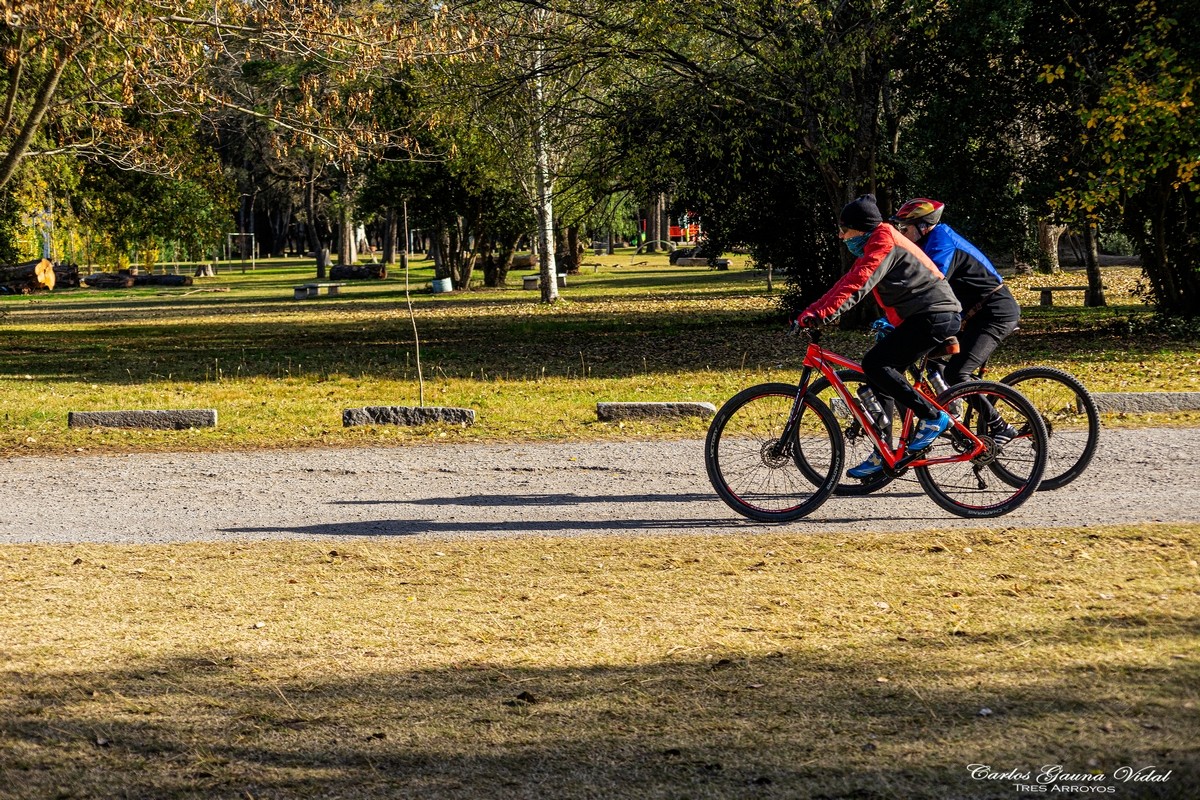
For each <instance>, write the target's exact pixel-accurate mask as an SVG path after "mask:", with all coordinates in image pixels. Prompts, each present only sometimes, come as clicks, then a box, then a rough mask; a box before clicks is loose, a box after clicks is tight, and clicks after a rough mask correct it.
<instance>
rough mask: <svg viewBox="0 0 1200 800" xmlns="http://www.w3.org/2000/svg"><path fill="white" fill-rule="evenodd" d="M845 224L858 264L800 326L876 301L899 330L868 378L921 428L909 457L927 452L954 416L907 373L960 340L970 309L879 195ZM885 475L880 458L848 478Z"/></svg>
mask: <svg viewBox="0 0 1200 800" xmlns="http://www.w3.org/2000/svg"><path fill="white" fill-rule="evenodd" d="M840 221H841V226H840V227H841V238H842V241H843V242H845V244H846V248H847V249H848V250H850V252H851V253H853V254H854V255H855V256H856V258H855V261H854V264H852V265H851V267H850V270H849V271H848V272H847V273H846V274H845V275H843V276H842V277H841V278H840V279H839V280H838V282H837V283H835V284H834V285H833V287H832V288H830V289H829V291H827V292H826V293H825V294H824V296H822V297H821V299H819V300H817V301H816V302H814V303H813V304H812V305H810V306H809V307H808V308H806V309H804V311H802V312H801V313H800V315H799V317H798V318H797V322H799V323H800V324H801V325H804V326H811V325H816V324H827V323H830V322H833V321H834V320H836V319H837V318H838V317H840V316H841V315H842V314H844V313H846V312H847V311H848V310H850V309H851V308H853V307H854V306H855V305H856V304H857V303H858V302H859V301H861V300H862V299H863V298H865V297H866V296H867V293H868V292H870V293H871V294H873V295H874V297H875V301H876V302H877V303H878V304H879V305H880V307H882V308H883V310H884V313H885V314H886V315H887V318H888V321H889V322H890V323H892V325H894V326H895V329H894V330H892V331H891V332H889V333H887V334H886V335H885V336H884V337H883V338H881V339H880V340H879V341H877V342H876V343H875V345H874V346H873V347H872V348H871V349H870V350H868V351H867V352H866V353H865V354H864V355H863V359H862V367H863V374H864V375H865V377H866V379H867V383H868V384H869V385H870V386H871V388H872V389H874V391H875V393H876V394H877V395H880V401H881V402H884V401H885V400H886V399H887V398H889V397H890V398H892V399H894V400H895V401H896V402H897V403H899V404H900V405H901V406H902V407H904V408H907V409H909V410H911V411H912V412H913V414H914V415H915V416H916V417H918V418H919V419H920V420H921V422H920V423H919V424H918V426H917V432H916V436H915V438H914V439H913V440H912V441H911V442H910V443H909V445H908V449H909V450H910V451H916V450H923V449H925V448H927V447H929V445H931V444H933V442H934V440H935V439H937V437H938V436H940V435H942V433H944V432H945V431H946V429H947V428H949V427H950V416H949V415H948V414H946V412H944V411H941V410H939V409H937V408H934V407H933V406H932V405H931V404H930V403H929V401H928V400H926V399H925V398H924V397H922V396H921V394H920V393H919V392H918V391H917V390H916V389H914V388H913V387H912V384H911V383H909V382H908V379H907V378H905V376H904V371H905V369H906V368H907V367H908V365H909V364H912V363H913V362H914V361H916V360H918V359H919V358H921V356H923V355H925V354H926V353H928V352H929V351H930V350H932V349H933V348H934V347H937V346H938V345H939V344H941V343H942V342H943V341H945V340H946V339H948V338H949V337H951V336H953V335H954V334H956V333H958V328H959V324H960V316H959V315H960V313H961V312H962V306H961V305H959V302H958V300H957V299H955V297H954V292H952V291H951V290H950V286H949V284H948V283H947V282H946V280H945V278H944V277H943V275H942V273H941V271H940V270H939V269H938V268H937V266H936V265H935V264H934V263H933V262H932V261H931V260H930V259H929V257H928V256H926V255H925V254H924V253H923V252H922V251H921V248H919V247H917V246H916V245H915V244H913V243H912V242H910V241H909V240H908V239H907V238H905V236H904V235H903V234H901V233H900V232H899V231H898V230H896V229H895V228H894V227H892V226H891V225H887V224H884V222H883V217H882V216H881V215H880V213H879V206H878V205H877V204H876V202H875V197H874V196H873V195H869V194H866V195H862V196H861V197H859V198H858V199H856V200H855V201H854V202H852V203H849V204H847V205H846V207H845V208H843V209H842V213H841V216H840ZM882 469H883V459H882V458H880V456H879V453H877V452H876V453H872V454H871V455H870V456H869V457H868V458H867V459H866V460H865V461H863V462H862V463H861V464H859V465H857V466H855V467H851V468H850V469H849V470H847V472H846V474H847V475H849V476H850V477H851V478H868V477H870V476H872V475H874V474H876V473H878V472H880V471H881V470H882Z"/></svg>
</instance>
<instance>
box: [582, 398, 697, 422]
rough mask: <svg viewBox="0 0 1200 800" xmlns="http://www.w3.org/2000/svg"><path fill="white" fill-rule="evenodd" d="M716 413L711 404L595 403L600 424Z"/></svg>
mask: <svg viewBox="0 0 1200 800" xmlns="http://www.w3.org/2000/svg"><path fill="white" fill-rule="evenodd" d="M716 413H717V407H716V406H714V405H713V404H712V403H596V418H597V419H598V420H600V421H601V422H619V421H620V420H625V419H678V418H680V417H704V418H707V417H711V416H712V415H713V414H716Z"/></svg>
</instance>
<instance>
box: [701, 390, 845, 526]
mask: <svg viewBox="0 0 1200 800" xmlns="http://www.w3.org/2000/svg"><path fill="white" fill-rule="evenodd" d="M797 391H798V388H797V387H796V386H793V385H790V384H786V383H764V384H761V385H759V386H752V387H750V388H749V389H744V390H742V391H741V392H738V393H737V394H736V395H734V396H733V397H732V398H730V399H729V401H728V402H726V403H725V405H723V406H722V407H721V410H720V411H718V412H717V415H716V416H715V417H713V421H712V424H711V425H710V426H709V428H708V437H707V438H706V439H705V442H704V466H705V468H706V469H707V470H708V479H709V481H711V482H712V485H713V488H714V489H716V490H717V494H718V495H719V496H720V497H721V499H722V500H724V501H725V503H726V504H727V505H728V506H729V507H730V508H732V509H733V510H734V511H736V512H738V513H739V514H741V515H742V516H744V517H749V518H750V519H755V520H760V521H762V522H787V521H788V520H793V519H799V518H800V517H803V516H805V515H807V514H811V513H812V512H813V511H815V510H816V509H817V508H818V507H820V505H821V504H822V503H824V502H825V501H826V500H827V499H828V498H829V495H830V494H832V493H833V490H834V487H835V486H837V482H838V477H839V476H840V475H841V471H842V460H843V457H844V455H843V449H842V437H841V435H840V434H839V432H838V428H837V422H836V420H834V418H833V414H831V413H830V411H829V409H828V407H826V406H825V404H824V403H822V402H821V401H820V400H817V399H816V398H811V397H810V398H806V399H805V403H804V407H803V408H802V409H801V411H800V414H799V417H798V419H797V420H796V423H795V426H794V429H793V430H792V432H791V433H790V434H786V433H785V431H786V429H787V424H788V420H789V418H790V417H791V415H792V408H793V406H794V405H795V402H796V393H797ZM785 436H786V440H785ZM801 465H803V468H801ZM809 476H814V477H815V478H816V479H815V480H810V477H809Z"/></svg>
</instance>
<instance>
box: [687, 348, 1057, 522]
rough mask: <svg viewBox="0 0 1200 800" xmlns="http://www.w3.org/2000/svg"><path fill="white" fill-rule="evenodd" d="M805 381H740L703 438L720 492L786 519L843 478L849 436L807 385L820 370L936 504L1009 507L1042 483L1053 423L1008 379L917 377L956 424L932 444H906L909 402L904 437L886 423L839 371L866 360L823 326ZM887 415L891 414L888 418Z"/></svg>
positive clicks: (975, 511)
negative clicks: (940, 388)
mask: <svg viewBox="0 0 1200 800" xmlns="http://www.w3.org/2000/svg"><path fill="white" fill-rule="evenodd" d="M808 338H809V342H808V348H807V351H806V352H805V355H804V371H803V372H802V373H801V376H800V383H799V384H798V385H792V384H787V383H764V384H760V385H758V386H752V387H750V388H749V389H744V390H742V391H741V392H738V393H737V394H736V395H734V396H733V397H732V398H730V399H729V400H728V401H727V402H726V403H725V404H724V405H723V406H722V407H721V410H720V411H718V412H717V415H716V416H715V417H714V418H713V421H712V424H711V425H710V426H709V429H708V436H707V438H706V440H705V447H704V463H705V467H706V468H707V470H708V478H709V480H710V481H711V482H712V485H713V488H714V489H716V491H717V494H718V495H719V496H720V497H721V499H722V500H724V501H725V503H726V504H728V505H729V506H730V507H731V508H732V509H733V510H735V511H737V512H738V513H739V514H742V515H743V516H746V517H749V518H751V519H756V520H761V521H764V522H786V521H788V520H793V519H798V518H800V517H803V516H806V515H808V514H811V513H812V512H813V511H815V510H816V509H817V508H819V507H820V506H821V504H822V503H824V502H825V501H826V500H827V499H828V498H829V496H830V495H831V494H833V492H834V490H835V489H836V488H837V487H838V482H839V480H841V478H842V471H843V468H844V466H845V463H844V461H845V442H844V440H843V438H842V429H841V427H840V425H839V422H838V420H837V419H836V418H835V416H834V414H833V412H832V411H830V409H829V406H828V405H827V404H826V403H824V402H823V401H822V400H821V399H820V398H819V397H817V396H816V395H815V394H814V393H813V392H811V391H810V385H809V382H810V380H811V378H812V377H813V373H814V371H815V372H817V373H819V375H820V376H821V377H822V378H823V379H824V380H825V381H826V382H827V383H828V385H829V386H830V387H831V388H832V389H833V390H834V391H835V392H836V393H837V396H838V399H839V400H840V401H841V402H842V403H843V404H844V406H845V408H846V409H848V410H849V413H850V414H851V415H853V417H854V418H855V419H856V420H857V422H858V424H859V425H860V426H861V429H862V430H863V431H864V432H865V433H866V436H867V437H868V438H869V439H870V441H871V442H872V444H873V445H874V446H875V447H876V448H877V449H878V450H879V453H880V455H881V457H882V459H883V474H884V475H887V476H890V477H893V478H895V477H899V476H900V475H903V474H904V473H905V472H907V471H908V470H909V469H912V470H913V471H914V472H915V473H916V475H917V481H918V482H919V483H920V484H921V487H922V488H923V489H924V490H925V493H926V494H928V495H929V497H930V499H932V500H933V501H934V502H935V503H937V504H938V505H939V506H941V507H942V508H944V509H945V510H947V511H949V512H951V513H953V514H958V515H959V516H963V517H975V518H984V517H997V516H1000V515H1002V514H1007V513H1008V512H1010V511H1012V510H1013V509H1015V508H1017V507H1019V506H1020V505H1021V504H1022V503H1024V502H1025V501H1026V500H1028V499H1029V497H1030V496H1032V495H1033V493H1034V492H1035V491H1036V490H1037V488H1038V484H1039V483H1040V481H1041V478H1042V472H1043V471H1044V470H1045V467H1046V454H1047V450H1048V449H1047V433H1046V426H1045V424H1044V423H1043V421H1042V417H1041V415H1040V414H1039V413H1038V412H1037V409H1036V408H1034V406H1033V404H1032V403H1030V402H1029V400H1027V399H1026V398H1025V397H1024V396H1023V395H1022V394H1021V393H1020V392H1018V391H1017V390H1016V389H1014V388H1012V387H1011V386H1006V385H1004V384H1002V383H992V382H990V381H972V382H970V383H963V384H959V385H958V386H952V387H950V388H949V389H947V390H946V391H945V392H942V393H941V394H940V395H936V396H934V394H933V393H932V391H931V389H930V387H929V386H928V384H927V383H925V382H918V383H917V384H914V385H915V386H916V388H917V390H918V391H920V392H922V393H923V394H924V395H925V396H926V397H927V398H928V399H929V401H930V402H931V403H933V404H934V405H935V406H936V407H937V408H940V409H942V410H944V411H946V412H948V413H950V414H951V417H952V418H953V420H954V424H953V425H952V426H951V427H950V428H949V429H948V430H947V431H946V433H944V434H942V436H941V437H939V438H938V439H937V441H935V442H934V443H933V445H931V446H930V447H928V448H926V449H923V450H920V451H917V452H910V451H908V449H907V442H908V441H909V440H910V439H911V437H912V435H913V434H914V432H915V430H916V420H915V419H914V417H913V415H912V413H911V412H906V413H905V414H904V418H903V420H902V423H901V426H900V436H899V440H898V444H897V445H896V446H895V447H893V445H892V442H891V437H890V435H887V434H886V433H884V432H882V430H881V429H882V426H881V424H880V420H878V419H875V418H873V417H872V416H871V414H870V412H868V411H867V410H866V409H864V407H863V405H862V404H861V403H860V402H859V398H858V396H857V395H856V394H855V393H853V392H852V391H851V390H850V389H848V388H847V387H846V384H845V383H844V382H843V380H842V377H841V375H843V374H846V371H847V370H848V371H849V372H850V373H851V374H854V375H859V376H861V375H862V366H861V365H860V364H859V363H858V362H856V361H852V360H850V359H848V358H845V357H843V356H840V355H838V354H837V353H834V352H832V351H830V350H826V349H824V348H823V347H821V331H819V330H814V331H810V332H809V337H808ZM983 400H986V401H987V402H988V403H989V404H991V405H992V406H993V407H994V408H995V409H996V410H997V411H999V412H1000V413H1001V415H1002V416H1003V417H1004V419H1005V420H1006V421H1007V422H1008V423H1009V424H1010V425H1012V426H1014V427H1015V428H1016V429H1017V431H1018V436H1017V437H1016V438H1014V439H1012V440H1010V441H1007V442H1004V443H1003V444H1000V443H997V442H996V441H995V440H994V439H993V438H992V437H991V436H989V435H988V434H987V422H986V418H985V416H986V415H984V414H982V413H980V412H979V411H978V410H977V409H982V408H984V407H985V404H984V403H983V402H981V401H983ZM889 425H890V422H889Z"/></svg>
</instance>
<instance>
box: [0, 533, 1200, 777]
mask: <svg viewBox="0 0 1200 800" xmlns="http://www.w3.org/2000/svg"><path fill="white" fill-rule="evenodd" d="M331 544H332V546H331ZM1198 546H1200V529H1198V528H1197V527H1196V526H1165V525H1164V526H1145V527H1139V528H1083V529H1062V530H1037V529H1032V530H1030V529H1020V530H1017V529H1007V530H997V531H990V532H989V531H976V532H940V533H939V532H936V531H935V532H926V533H917V534H904V535H903V536H895V535H875V534H870V533H861V534H856V535H852V536H845V535H836V536H823V535H816V536H794V535H786V534H781V535H761V536H705V537H690V536H678V537H669V538H662V537H653V538H643V539H627V538H619V537H610V538H603V539H597V538H543V537H537V538H532V539H516V540H514V539H494V540H484V541H470V542H462V541H458V542H375V543H369V544H368V543H361V542H353V543H348V542H339V543H325V544H324V545H321V544H318V543H313V542H264V543H254V544H229V543H211V544H188V545H172V546H149V545H146V546H108V545H91V544H81V545H74V546H65V547H62V546H23V545H8V546H0V586H2V587H3V592H4V597H5V602H4V603H3V604H2V605H0V643H2V644H0V653H2V654H3V661H2V662H0V787H3V788H0V795H3V796H5V797H11V798H14V799H16V798H21V799H22V800H23V799H24V798H30V800H33V798H37V799H38V800H41V798H50V797H60V798H82V797H145V798H156V800H171V799H173V798H208V797H229V798H233V797H255V798H260V797H261V798H272V797H274V798H285V797H286V798H292V797H339V798H349V799H356V798H372V797H379V798H392V797H420V798H477V797H489V798H524V797H553V798H596V797H604V798H633V797H638V798H680V797H691V798H747V797H749V798H760V797H761V798H771V797H814V798H815V797H823V798H879V799H880V800H882V799H883V798H951V797H962V798H972V800H988V799H990V798H995V799H996V800H1007V799H1008V798H1013V797H1026V796H1029V795H1027V794H1023V793H1019V792H1017V791H1015V790H1014V788H1013V785H1012V784H1013V782H1012V781H985V782H980V781H974V780H972V779H971V778H970V776H969V773H968V765H971V764H990V765H992V766H993V767H994V768H995V769H996V770H997V771H1001V770H1004V771H1007V770H1013V769H1017V770H1032V771H1035V772H1036V771H1037V769H1038V768H1039V767H1041V766H1042V765H1045V764H1061V765H1063V766H1064V767H1066V768H1067V769H1068V770H1069V771H1071V772H1075V773H1103V774H1105V775H1106V776H1108V777H1107V778H1106V780H1105V781H1104V783H1105V785H1108V786H1110V787H1113V788H1114V789H1115V793H1114V794H1110V795H1105V796H1111V797H1119V798H1124V799H1125V800H1128V798H1166V799H1168V800H1171V799H1173V798H1178V799H1179V800H1184V799H1185V798H1188V799H1189V800H1190V798H1192V797H1194V796H1195V794H1194V791H1195V787H1196V786H1197V785H1200V714H1197V705H1198V704H1200V649H1198V648H1197V645H1196V642H1197V638H1196V637H1197V619H1200V594H1198V593H1197V588H1198V583H1197V581H1198V573H1197V564H1196V558H1197V547H1198ZM1149 765H1157V767H1158V768H1159V770H1160V772H1163V773H1165V772H1167V771H1169V772H1170V777H1169V780H1168V781H1167V782H1165V783H1161V784H1157V783H1156V784H1149V785H1146V784H1143V785H1138V784H1126V783H1119V782H1118V781H1117V780H1115V779H1113V778H1112V777H1111V776H1113V775H1114V773H1115V772H1116V771H1117V770H1118V769H1119V768H1120V767H1123V766H1132V767H1135V768H1141V767H1146V766H1149ZM1068 783H1069V784H1070V785H1072V786H1078V785H1079V782H1078V781H1070V782H1068Z"/></svg>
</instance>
